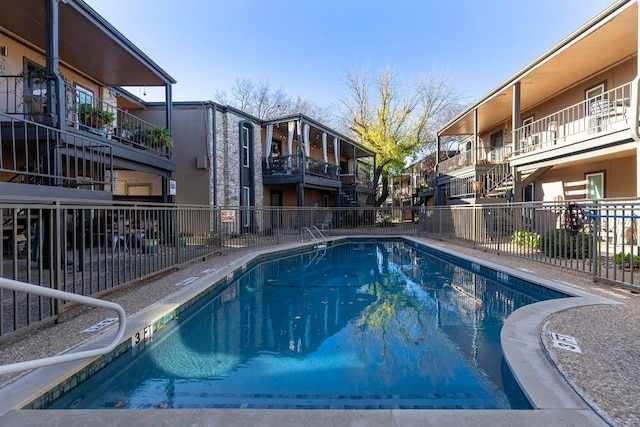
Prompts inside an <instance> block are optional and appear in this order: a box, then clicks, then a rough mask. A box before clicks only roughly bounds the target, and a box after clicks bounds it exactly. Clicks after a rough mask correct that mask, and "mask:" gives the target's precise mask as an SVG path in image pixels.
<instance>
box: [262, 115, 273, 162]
mask: <svg viewBox="0 0 640 427" xmlns="http://www.w3.org/2000/svg"><path fill="white" fill-rule="evenodd" d="M272 139H273V125H267V137H266V141H265V143H266V145H267V146H266V147H264V148H265V150H264V152H265V155H264V157H265V163H266V165H267V168H268V167H269V157H271V140H272Z"/></svg>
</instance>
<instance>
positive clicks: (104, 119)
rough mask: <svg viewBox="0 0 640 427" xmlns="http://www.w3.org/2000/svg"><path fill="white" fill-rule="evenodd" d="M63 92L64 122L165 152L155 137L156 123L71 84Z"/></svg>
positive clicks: (162, 154) (145, 148)
mask: <svg viewBox="0 0 640 427" xmlns="http://www.w3.org/2000/svg"><path fill="white" fill-rule="evenodd" d="M66 93H67V99H66V107H67V113H66V118H67V124H70V125H71V126H73V127H76V128H78V129H80V130H84V131H87V132H91V133H93V134H96V135H100V136H102V137H104V138H107V139H110V140H115V141H117V142H120V143H122V144H125V145H130V146H133V147H134V148H138V149H141V150H147V151H149V152H151V153H152V154H156V155H159V156H165V155H167V154H168V150H167V147H166V146H164V145H163V144H162V143H161V142H159V141H158V140H156V138H155V134H156V131H157V129H159V127H158V126H156V125H154V124H152V123H149V122H147V121H144V120H142V119H140V118H138V117H136V116H134V115H133V114H130V113H129V112H128V111H126V110H121V109H119V108H118V107H116V106H115V105H113V104H110V103H108V102H105V101H103V100H101V99H99V98H96V97H94V96H91V95H89V94H87V93H86V92H84V91H79V90H78V89H76V88H74V87H72V86H70V85H66Z"/></svg>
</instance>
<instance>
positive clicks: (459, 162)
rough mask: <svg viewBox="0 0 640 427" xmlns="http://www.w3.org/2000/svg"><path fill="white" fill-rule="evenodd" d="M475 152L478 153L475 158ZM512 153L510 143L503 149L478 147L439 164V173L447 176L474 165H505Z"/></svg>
mask: <svg viewBox="0 0 640 427" xmlns="http://www.w3.org/2000/svg"><path fill="white" fill-rule="evenodd" d="M474 151H475V153H477V154H476V155H475V156H474ZM511 153H512V147H511V144H510V143H505V145H504V146H502V147H493V148H491V147H478V148H476V149H475V150H474V149H473V148H472V149H470V150H465V151H463V152H461V153H460V154H458V155H456V156H453V157H451V158H450V159H447V160H443V161H442V162H440V163H438V167H437V171H438V174H439V175H446V174H447V173H449V172H453V171H457V170H460V169H463V168H465V167H468V166H472V165H474V164H480V165H486V164H496V163H503V162H505V161H507V160H508V159H509V157H510V156H511Z"/></svg>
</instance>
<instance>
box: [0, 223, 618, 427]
mask: <svg viewBox="0 0 640 427" xmlns="http://www.w3.org/2000/svg"><path fill="white" fill-rule="evenodd" d="M354 238H355V239H358V240H361V239H363V238H374V239H380V236H341V237H336V238H332V239H330V240H331V241H332V242H339V241H341V240H349V239H354ZM394 238H396V239H403V240H407V241H411V242H414V243H417V244H419V245H422V246H425V247H428V248H432V249H434V250H437V251H440V252H443V253H446V254H449V255H452V256H455V257H458V258H461V259H465V260H467V261H472V262H474V263H477V264H479V265H482V266H485V267H487V268H490V269H493V270H496V271H500V272H504V273H507V274H509V275H511V276H515V277H520V278H522V279H524V280H527V281H531V282H533V283H538V284H540V285H542V286H545V287H548V288H551V289H555V290H558V291H560V292H563V293H567V294H569V295H571V296H572V298H562V299H557V300H550V301H542V302H538V303H535V304H531V305H527V306H525V307H522V308H520V309H518V310H516V311H515V312H514V313H512V314H511V315H510V316H509V318H508V319H507V321H506V322H505V324H504V326H503V329H502V332H501V341H502V350H503V353H504V357H505V360H506V361H507V364H508V365H509V367H510V368H511V370H512V372H513V374H514V377H515V378H516V381H517V382H518V384H519V385H520V386H521V388H522V390H523V392H524V393H525V395H526V396H527V398H528V399H529V401H530V402H531V404H532V406H533V408H534V410H499V411H492V410H478V411H476V410H463V411H460V410H450V411H446V410H405V409H402V410H400V409H398V410H395V409H391V410H363V411H360V410H329V411H324V410H310V411H311V412H313V413H318V414H320V413H322V417H317V418H316V417H314V416H313V415H312V416H309V414H304V415H303V414H297V413H296V415H295V418H296V419H297V418H305V419H306V418H308V419H310V420H316V422H317V423H318V425H319V424H320V420H323V421H322V423H326V422H330V421H329V420H331V419H334V418H335V419H336V420H343V419H351V417H358V418H356V419H361V420H362V418H361V417H365V419H370V420H371V422H372V423H373V422H374V420H375V419H377V417H383V418H384V417H386V416H391V417H392V418H393V420H394V423H398V421H400V420H402V419H405V421H406V422H407V423H409V424H402V423H401V424H400V425H412V424H413V423H414V421H415V420H420V422H421V423H424V422H425V419H424V414H425V412H424V411H428V413H429V419H430V420H431V421H434V422H435V420H436V419H439V420H440V422H441V423H447V422H451V423H453V422H454V420H457V422H460V419H461V417H462V418H466V417H467V416H468V415H470V414H471V413H475V414H476V415H474V416H473V417H472V418H471V419H470V421H474V420H475V422H477V424H476V425H483V424H485V423H487V422H489V420H491V422H492V423H494V424H495V423H498V424H500V423H501V422H507V420H509V419H511V420H514V419H518V420H520V418H521V417H524V419H529V418H531V420H532V425H534V424H535V425H539V423H542V422H549V421H554V422H555V423H557V422H559V421H560V420H562V419H565V420H567V422H569V421H570V422H571V423H575V422H579V423H580V424H581V425H607V423H606V422H605V421H604V420H603V419H602V418H601V417H600V416H599V415H598V414H597V413H596V412H595V411H593V409H592V408H591V407H590V406H589V405H588V404H587V403H586V402H585V401H584V400H583V399H582V398H581V397H580V396H579V395H578V394H577V393H576V392H575V390H573V388H572V387H571V386H570V385H569V383H568V382H567V381H566V380H565V379H564V377H563V376H562V375H561V374H560V372H559V371H558V370H557V368H556V367H555V366H554V365H553V364H552V363H551V362H550V360H549V358H548V356H547V353H546V352H545V351H544V348H543V344H542V338H541V337H542V333H543V332H542V324H543V322H544V320H545V319H546V318H547V317H548V316H550V315H551V314H553V313H555V312H558V311H562V310H566V309H568V308H572V307H578V306H584V305H592V304H619V303H618V302H616V301H613V300H611V299H608V298H605V297H601V296H598V295H594V294H591V293H588V292H586V291H584V290H582V289H579V288H577V287H573V286H571V285H569V284H566V283H560V282H555V281H552V280H546V279H542V278H540V277H538V276H535V275H534V274H531V273H527V272H525V271H521V270H517V269H513V268H509V267H505V266H503V265H500V264H496V263H492V262H489V261H485V260H482V259H479V258H476V257H473V256H470V255H465V254H462V253H459V252H456V251H454V250H451V249H448V248H445V247H444V246H441V245H438V244H437V243H430V242H427V241H425V240H422V239H418V238H413V237H409V236H395V237H394ZM387 239H388V238H387ZM309 246H313V244H310V243H309V242H306V243H287V244H282V245H279V246H277V247H274V248H264V249H259V250H256V251H254V252H251V253H249V254H247V255H244V256H241V257H239V258H237V259H235V260H233V261H231V262H229V263H228V264H227V265H225V266H224V267H222V268H220V269H218V270H216V271H213V272H211V273H208V274H206V275H204V276H202V277H200V278H198V279H196V280H194V281H193V282H192V283H190V284H188V285H187V286H185V288H184V289H182V290H179V291H177V292H175V293H173V294H171V295H169V296H168V297H166V298H164V299H162V300H160V301H158V302H156V303H155V304H153V305H151V306H150V307H148V308H147V309H145V310H143V311H141V312H139V313H136V314H134V315H133V316H131V317H130V318H129V319H128V322H127V328H126V332H125V335H124V337H125V338H123V339H122V341H121V345H126V343H130V342H131V337H132V336H133V335H134V334H135V333H137V332H139V331H141V330H143V329H144V328H145V327H147V326H148V325H150V324H153V323H156V322H158V321H159V319H162V318H164V317H167V316H168V315H169V316H170V313H173V312H174V311H175V310H176V309H178V308H179V307H181V306H182V305H184V304H186V303H188V302H190V301H191V303H192V302H193V300H194V298H196V297H197V296H198V295H202V294H203V293H205V292H208V290H210V289H211V288H212V284H215V283H218V282H220V281H221V280H225V279H229V278H232V277H233V275H234V272H236V271H239V270H240V271H242V269H243V268H245V267H246V266H247V265H248V264H249V263H250V262H251V261H253V260H254V259H255V258H256V257H259V256H262V255H268V254H273V253H278V252H284V251H289V250H291V249H299V248H303V247H309ZM114 334H115V328H110V329H108V330H106V331H105V332H104V333H103V334H102V335H100V336H98V337H96V338H94V339H93V340H91V341H89V342H87V343H85V344H83V345H80V346H78V347H77V348H75V349H73V350H72V351H82V350H88V349H93V348H98V347H103V346H105V345H106V344H108V343H109V342H111V340H112V339H113V336H114ZM91 363H93V360H90V361H76V362H68V363H65V364H61V365H56V366H52V367H47V368H41V369H38V370H35V371H33V372H31V373H29V374H27V375H25V376H24V377H22V378H20V379H18V380H17V381H16V382H14V383H12V384H10V385H8V386H6V387H4V388H3V390H2V392H3V395H5V396H3V399H2V400H1V401H0V421H2V422H6V421H10V420H11V422H12V423H14V422H15V423H18V422H19V420H26V419H29V420H30V421H32V422H33V421H35V420H37V419H42V420H47V421H52V420H53V419H55V418H57V417H63V418H61V419H64V420H76V421H78V422H80V420H82V419H86V418H85V417H87V416H88V415H89V413H94V415H95V416H96V417H98V418H99V419H105V418H104V417H107V418H106V419H108V420H111V422H112V423H115V424H119V423H120V422H119V421H118V420H122V422H124V420H127V419H133V418H131V417H132V415H131V413H136V412H137V413H139V412H142V413H147V411H148V410H126V411H117V410H97V411H94V410H41V409H38V410H27V409H21V408H23V407H24V406H25V405H27V404H29V403H30V402H32V401H34V400H35V399H37V398H39V397H40V396H42V395H43V394H44V393H46V392H48V391H50V390H51V389H52V388H53V387H54V386H56V385H57V384H60V383H61V382H63V381H64V380H65V379H67V378H70V377H71V376H73V375H74V374H75V373H77V372H80V371H82V370H83V369H84V368H86V367H87V366H88V365H90V364H91ZM150 411H151V412H154V410H150ZM183 411H186V410H182V409H163V410H162V411H161V412H157V410H155V413H157V414H159V415H158V417H162V418H165V417H170V418H169V419H173V417H178V418H176V419H180V418H182V417H186V416H187V413H186V412H183ZM263 411H266V412H264V413H263ZM292 411H297V412H305V411H300V410H273V409H265V410H244V409H243V410H240V412H239V413H236V411H233V410H229V409H199V410H193V411H190V412H189V413H190V414H191V417H192V419H201V420H202V419H205V420H213V419H219V418H220V417H222V418H224V417H226V416H228V415H229V414H231V413H236V415H235V418H234V420H236V422H237V423H238V424H240V423H239V421H240V420H241V419H245V420H246V421H247V422H249V423H251V421H249V420H250V419H251V418H252V417H256V415H255V414H256V413H258V414H261V413H262V415H257V417H259V418H253V419H254V422H256V421H258V420H260V421H261V422H263V421H264V422H267V420H268V419H270V418H271V417H272V416H273V417H274V421H273V424H274V425H275V424H278V425H282V421H281V420H283V419H287V420H290V419H291V417H293V416H294V415H293V413H292ZM318 411H320V412H318ZM344 412H347V413H349V415H347V414H344ZM278 413H282V415H277V414H278ZM414 413H415V415H412V414H414ZM461 413H464V417H463V416H462V414H461ZM525 413H526V415H524V414H525ZM160 414H162V415H160ZM171 414H174V415H171ZM420 414H422V415H420ZM414 416H415V417H416V418H415V419H414ZM25 417H26V418H25ZM52 417H53V418H52ZM202 417H204V418H202ZM238 417H240V418H238ZM512 417H516V418H512ZM447 420H450V421H447ZM482 420H484V421H482ZM501 420H502V421H501ZM545 420H546V421H545ZM207 422H209V421H207ZM334 422H335V421H334ZM269 423H270V422H269ZM422 425H424V424H422ZM427 425H428V424H427ZM434 425H435V424H434ZM472 425H473V424H472ZM525 425H526V424H525Z"/></svg>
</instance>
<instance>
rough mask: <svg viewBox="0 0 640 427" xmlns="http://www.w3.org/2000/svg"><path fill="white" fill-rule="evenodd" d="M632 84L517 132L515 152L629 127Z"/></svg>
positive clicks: (573, 106)
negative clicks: (517, 145)
mask: <svg viewBox="0 0 640 427" xmlns="http://www.w3.org/2000/svg"><path fill="white" fill-rule="evenodd" d="M630 102H631V84H630V83H628V84H625V85H622V86H619V87H617V88H615V89H612V90H610V91H607V92H604V93H603V94H601V95H598V96H596V97H593V98H590V99H587V100H586V101H582V102H579V103H577V104H574V105H572V106H570V107H567V108H565V109H563V110H560V111H558V112H555V113H553V114H551V115H548V116H546V117H543V118H541V119H539V120H536V121H534V122H532V123H529V124H527V125H525V126H522V127H520V128H518V129H516V130H515V131H514V138H515V141H518V142H519V148H518V149H517V150H516V151H515V152H514V153H513V154H514V155H519V154H526V153H531V152H534V151H539V150H544V149H547V148H550V147H552V146H554V145H556V144H563V143H572V142H579V141H581V140H584V139H586V138H587V137H593V136H600V135H604V134H606V133H611V132H615V131H619V130H624V129H628V128H629V126H630V125H629V119H630V116H629V112H630V110H629V109H630Z"/></svg>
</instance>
